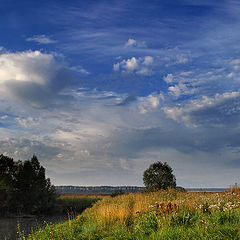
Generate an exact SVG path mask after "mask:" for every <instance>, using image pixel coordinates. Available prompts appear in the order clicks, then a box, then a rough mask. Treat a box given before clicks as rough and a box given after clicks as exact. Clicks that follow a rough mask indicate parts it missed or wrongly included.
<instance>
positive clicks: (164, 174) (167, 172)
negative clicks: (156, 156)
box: [143, 162, 176, 190]
mask: <svg viewBox="0 0 240 240" xmlns="http://www.w3.org/2000/svg"><path fill="white" fill-rule="evenodd" d="M172 172H173V170H172V168H171V167H170V166H169V165H168V164H167V163H166V162H165V163H162V162H155V163H153V164H151V165H150V167H149V168H148V169H147V170H146V171H145V172H144V173H143V182H144V184H145V186H146V188H147V189H148V190H158V189H165V190H166V189H167V188H168V187H171V188H176V178H175V176H174V175H173V173H172Z"/></svg>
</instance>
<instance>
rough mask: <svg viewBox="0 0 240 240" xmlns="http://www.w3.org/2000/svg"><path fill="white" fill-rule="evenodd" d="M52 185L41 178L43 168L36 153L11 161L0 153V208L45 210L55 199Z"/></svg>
mask: <svg viewBox="0 0 240 240" xmlns="http://www.w3.org/2000/svg"><path fill="white" fill-rule="evenodd" d="M56 197H57V195H56V193H55V188H54V186H53V185H51V182H50V179H48V178H46V177H45V169H44V168H43V167H42V166H41V165H40V163H39V161H38V159H37V157H36V156H33V157H32V159H31V160H27V161H24V162H23V161H18V162H15V161H14V160H13V159H12V158H9V157H7V156H4V155H0V203H1V205H0V211H1V213H2V214H3V213H6V212H15V213H16V212H17V213H33V214H36V213H48V212H49V211H51V210H52V209H53V208H54V204H55V201H56Z"/></svg>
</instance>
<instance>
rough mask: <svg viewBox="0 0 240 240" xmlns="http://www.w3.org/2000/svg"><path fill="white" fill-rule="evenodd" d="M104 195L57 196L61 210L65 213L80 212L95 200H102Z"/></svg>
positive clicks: (59, 209)
mask: <svg viewBox="0 0 240 240" xmlns="http://www.w3.org/2000/svg"><path fill="white" fill-rule="evenodd" d="M101 198H102V196H84V195H78V194H71V195H61V196H59V197H58V198H57V206H58V209H57V210H58V211H59V212H64V213H68V214H69V213H71V214H72V213H73V214H76V213H80V212H82V211H83V210H85V209H86V208H88V207H91V206H92V205H93V204H94V203H95V202H97V201H98V200H100V199H101Z"/></svg>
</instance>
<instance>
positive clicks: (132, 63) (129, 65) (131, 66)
mask: <svg viewBox="0 0 240 240" xmlns="http://www.w3.org/2000/svg"><path fill="white" fill-rule="evenodd" d="M123 67H124V68H125V69H126V70H129V71H133V70H135V69H136V68H137V67H138V61H137V59H136V58H135V57H132V58H131V59H128V60H127V61H125V64H124V65H123Z"/></svg>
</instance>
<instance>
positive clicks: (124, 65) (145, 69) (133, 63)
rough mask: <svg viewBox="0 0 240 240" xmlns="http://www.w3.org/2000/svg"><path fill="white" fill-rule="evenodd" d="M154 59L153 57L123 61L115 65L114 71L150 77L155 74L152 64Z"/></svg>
mask: <svg viewBox="0 0 240 240" xmlns="http://www.w3.org/2000/svg"><path fill="white" fill-rule="evenodd" d="M153 61H154V58H153V57H151V56H146V57H143V58H142V57H139V58H135V57H132V58H129V59H127V60H126V59H123V60H122V61H121V62H119V63H115V64H114V65H113V70H114V71H115V72H116V71H122V72H134V73H136V74H139V75H145V76H150V75H152V74H153V71H152V64H153Z"/></svg>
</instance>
